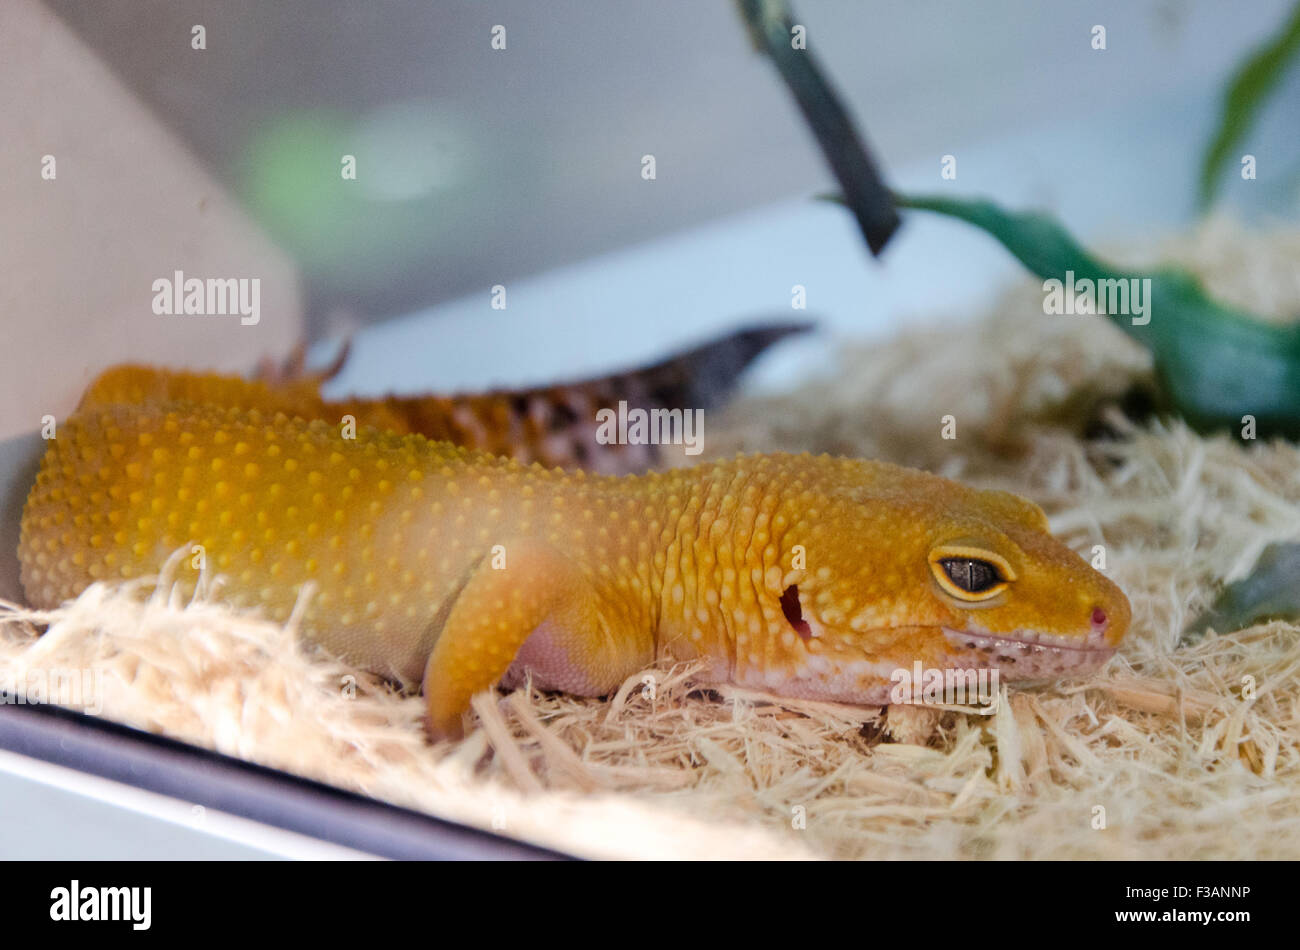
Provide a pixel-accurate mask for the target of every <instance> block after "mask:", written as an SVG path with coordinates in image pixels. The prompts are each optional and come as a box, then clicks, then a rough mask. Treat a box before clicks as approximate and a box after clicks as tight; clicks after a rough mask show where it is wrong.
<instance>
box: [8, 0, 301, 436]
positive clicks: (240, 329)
mask: <svg viewBox="0 0 1300 950" xmlns="http://www.w3.org/2000/svg"><path fill="white" fill-rule="evenodd" d="M196 55H200V54H197V53H196ZM0 89H3V90H4V96H5V98H6V99H11V102H10V104H8V105H6V107H5V108H3V109H0V393H2V394H3V395H2V398H0V439H4V438H7V437H9V436H12V435H15V434H18V433H23V432H33V431H35V430H36V429H37V428H38V427H39V424H40V418H41V416H42V415H44V414H46V413H53V414H54V415H56V416H57V417H60V418H61V417H62V416H64V415H66V413H67V412H68V411H69V410H70V409H71V408H72V406H73V405H74V404H75V401H76V399H77V396H78V395H79V393H80V391H81V389H82V387H83V386H84V385H85V383H86V382H87V380H88V379H89V378H91V377H92V376H93V375H94V374H95V372H96V371H98V370H99V369H101V368H103V367H105V366H107V365H109V364H112V363H115V362H122V361H126V360H134V361H141V360H142V361H149V362H157V363H165V364H168V365H176V366H181V365H192V366H209V367H223V368H229V369H247V368H248V367H250V366H252V365H253V364H254V362H255V361H256V360H257V358H258V357H259V356H262V355H276V356H280V355H283V354H284V353H285V351H286V350H287V349H288V347H289V346H290V345H292V343H293V342H294V341H295V340H296V339H297V338H298V336H299V335H300V334H301V332H302V325H303V324H302V313H301V306H300V302H299V288H298V279H297V274H296V271H295V268H294V266H293V263H292V262H291V261H290V260H289V259H288V257H287V256H286V255H285V254H284V253H283V252H282V251H280V250H279V249H278V248H276V247H275V246H274V245H272V244H271V243H270V241H269V240H268V239H267V238H266V237H265V236H264V235H263V234H261V233H259V231H258V230H257V228H256V227H255V226H254V225H253V223H252V222H251V221H250V220H249V219H248V218H247V217H246V216H245V214H244V213H243V212H242V211H241V210H240V209H239V208H238V207H236V205H235V203H234V201H233V200H232V199H231V197H230V196H228V195H226V194H224V193H223V192H222V191H221V190H220V189H219V188H218V187H217V186H216V185H215V184H214V183H213V181H212V180H211V178H210V177H209V176H208V174H207V173H206V171H205V170H204V169H203V167H202V166H201V165H200V164H199V162H198V161H197V160H196V159H195V158H194V156H192V155H190V154H189V153H188V152H186V151H185V150H184V149H183V148H182V147H181V146H179V145H178V144H177V143H176V141H175V140H174V139H173V138H172V137H171V135H170V134H169V133H168V132H167V130H166V129H164V128H163V127H162V126H161V125H159V123H158V122H157V121H156V120H155V119H154V118H153V116H152V115H151V114H149V113H148V112H147V111H146V110H145V109H144V108H143V107H142V106H141V105H140V104H139V103H138V102H137V101H136V100H135V99H134V98H133V96H132V95H131V94H130V93H129V92H127V90H126V89H125V88H124V87H123V86H122V84H121V83H119V82H118V81H117V80H116V79H115V78H114V76H113V75H112V74H111V73H109V71H108V70H107V69H106V68H105V67H104V66H103V64H102V63H100V62H99V61H98V60H97V59H96V57H95V56H94V55H93V54H92V53H91V52H90V51H89V50H88V49H87V48H86V47H85V46H84V45H83V44H82V42H81V41H80V40H78V39H77V38H75V37H74V36H73V35H72V34H71V33H70V32H69V31H68V30H67V29H66V28H65V27H64V26H63V24H62V23H61V22H60V21H59V20H58V19H57V18H55V17H54V16H53V14H51V13H50V12H49V11H48V10H46V9H45V8H44V7H42V6H40V5H39V4H38V3H37V2H36V0H3V2H0ZM45 155H53V156H54V158H55V162H56V166H55V168H56V172H57V178H55V179H54V180H52V181H47V180H43V179H42V177H41V170H42V157H43V156H45ZM177 269H179V270H182V271H184V272H185V274H186V275H187V276H195V277H200V278H208V277H222V278H229V277H234V278H250V279H251V278H255V277H256V278H260V281H261V284H260V286H261V316H260V322H259V323H258V324H257V325H256V326H244V325H241V323H240V318H239V317H238V316H189V317H176V316H158V315H156V314H155V313H154V312H153V308H152V303H153V297H154V294H153V290H152V284H153V281H154V280H156V279H158V278H162V277H167V278H170V277H171V276H172V273H173V272H174V271H175V270H177Z"/></svg>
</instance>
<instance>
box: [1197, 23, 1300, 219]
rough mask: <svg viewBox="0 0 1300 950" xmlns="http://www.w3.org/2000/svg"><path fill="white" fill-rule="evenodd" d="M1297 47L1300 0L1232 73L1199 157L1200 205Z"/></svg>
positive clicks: (1299, 47) (1213, 190)
mask: <svg viewBox="0 0 1300 950" xmlns="http://www.w3.org/2000/svg"><path fill="white" fill-rule="evenodd" d="M1297 51H1300V3H1297V4H1296V7H1295V9H1294V10H1292V12H1291V19H1290V20H1288V21H1287V23H1286V25H1285V26H1284V27H1283V28H1282V30H1281V31H1280V32H1279V33H1278V34H1277V35H1276V36H1274V37H1273V38H1272V39H1270V40H1269V41H1268V42H1267V43H1265V44H1264V45H1263V46H1261V47H1260V48H1259V49H1258V50H1256V51H1255V52H1254V53H1252V54H1251V55H1250V56H1248V57H1247V58H1246V59H1245V60H1244V61H1243V62H1242V64H1241V66H1240V67H1238V69H1237V71H1236V73H1234V74H1233V77H1232V81H1231V82H1230V83H1229V84H1228V91H1227V93H1226V95H1225V96H1224V99H1223V113H1222V115H1220V117H1219V125H1218V128H1217V129H1216V130H1215V133H1214V138H1212V139H1211V140H1210V144H1209V146H1208V147H1207V148H1206V150H1205V157H1204V158H1203V159H1202V161H1201V185H1200V196H1201V206H1202V207H1207V206H1208V205H1209V204H1210V202H1212V201H1213V200H1214V195H1215V193H1216V192H1217V190H1218V186H1219V182H1220V181H1221V180H1222V172H1223V166H1224V165H1225V164H1226V163H1227V161H1228V159H1229V157H1230V156H1231V155H1232V154H1233V153H1234V152H1235V151H1236V150H1237V147H1238V145H1239V143H1240V142H1241V141H1242V139H1244V138H1245V137H1246V133H1247V132H1249V131H1250V127H1251V126H1252V125H1253V124H1254V123H1255V119H1256V117H1257V116H1258V115H1259V112H1260V109H1261V108H1262V107H1263V104H1264V101H1265V100H1266V99H1267V98H1268V96H1269V94H1270V93H1271V92H1272V91H1273V89H1274V88H1275V87H1276V86H1277V84H1278V82H1280V81H1281V79H1282V75H1283V74H1284V73H1285V72H1286V68H1287V66H1288V65H1290V62H1291V60H1292V59H1293V58H1294V57H1295V55H1296V53H1297Z"/></svg>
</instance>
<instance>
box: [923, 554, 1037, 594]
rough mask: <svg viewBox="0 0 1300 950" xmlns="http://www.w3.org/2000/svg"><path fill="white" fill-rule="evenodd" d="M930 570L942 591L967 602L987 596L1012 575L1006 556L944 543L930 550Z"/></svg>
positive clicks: (1007, 583)
mask: <svg viewBox="0 0 1300 950" xmlns="http://www.w3.org/2000/svg"><path fill="white" fill-rule="evenodd" d="M930 570H931V571H932V572H933V573H934V579H935V580H936V581H938V583H939V586H940V587H942V588H943V589H944V590H945V591H947V592H948V593H949V594H951V595H952V596H953V597H956V598H957V599H958V600H964V601H968V602H971V603H976V602H979V601H984V600H990V599H992V598H994V597H996V596H997V595H998V594H1000V593H1002V592H1003V591H1004V590H1006V589H1007V587H1008V586H1010V584H1011V582H1012V581H1014V580H1015V579H1016V575H1015V572H1014V571H1012V570H1011V565H1010V564H1008V563H1007V562H1006V560H1005V559H1004V558H1002V557H999V556H998V555H996V554H994V553H993V552H991V551H986V550H984V549H983V548H975V547H967V546H965V545H955V544H953V545H944V546H943V547H938V548H935V549H934V550H933V551H931V552H930Z"/></svg>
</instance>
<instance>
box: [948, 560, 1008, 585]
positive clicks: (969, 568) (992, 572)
mask: <svg viewBox="0 0 1300 950" xmlns="http://www.w3.org/2000/svg"><path fill="white" fill-rule="evenodd" d="M939 563H940V564H942V565H943V572H944V573H945V574H947V575H948V577H949V578H950V579H951V580H952V582H953V583H954V584H956V585H957V586H958V587H960V588H961V589H962V590H965V591H970V592H971V593H972V594H978V593H980V592H981V591H986V590H988V589H989V588H990V587H992V586H993V585H994V584H996V583H997V582H998V581H1000V580H1001V579H1002V578H1001V577H999V576H998V569H997V568H996V567H994V566H993V565H992V564H990V563H989V562H988V561H976V560H973V559H971V558H967V557H946V558H944V559H943V560H941V561H940V562H939Z"/></svg>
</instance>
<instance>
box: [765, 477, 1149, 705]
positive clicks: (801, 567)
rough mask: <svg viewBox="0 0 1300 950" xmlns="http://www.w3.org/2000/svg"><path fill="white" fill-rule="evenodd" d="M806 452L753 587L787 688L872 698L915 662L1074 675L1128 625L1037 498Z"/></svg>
mask: <svg viewBox="0 0 1300 950" xmlns="http://www.w3.org/2000/svg"><path fill="white" fill-rule="evenodd" d="M811 462H814V463H817V464H818V465H819V466H820V467H821V468H822V469H823V473H822V477H816V476H814V477H813V478H811V479H806V480H805V482H804V484H805V486H807V490H806V491H804V492H803V493H802V494H800V495H798V496H797V497H796V499H795V501H794V502H793V503H791V504H789V505H788V506H786V507H785V509H784V510H785V511H786V512H787V515H786V520H787V522H788V524H789V530H787V531H785V532H783V533H782V536H781V548H782V557H783V559H784V562H783V567H788V568H789V569H788V570H785V571H784V572H783V574H782V576H781V579H780V581H779V583H776V584H773V583H772V581H773V580H775V574H774V573H773V572H769V576H768V583H767V585H766V586H767V588H768V591H769V593H770V594H771V595H774V596H777V597H779V609H780V613H781V616H782V617H783V619H784V621H785V623H787V624H788V625H789V628H790V629H791V630H793V632H794V633H795V634H796V636H795V637H794V638H793V639H792V638H790V637H789V636H785V637H783V638H782V641H781V642H782V644H783V645H784V647H786V648H787V649H788V651H789V652H790V654H792V655H790V656H788V657H787V659H788V660H789V666H788V669H791V670H793V671H794V677H795V679H796V680H800V679H802V680H803V683H802V685H801V686H798V687H797V688H795V689H793V690H791V691H792V692H794V693H797V694H800V695H813V696H821V697H824V698H836V699H840V700H841V701H848V702H868V703H870V702H883V701H886V700H883V699H881V696H880V692H881V684H882V683H883V684H885V685H886V687H887V686H888V683H889V681H890V678H891V675H893V674H894V673H895V672H896V671H897V670H899V669H907V670H912V669H913V668H914V665H915V663H917V662H920V663H921V664H922V666H923V667H924V668H926V669H937V670H941V671H947V670H996V671H997V673H998V678H999V679H1000V680H1004V681H1005V680H1043V679H1050V678H1056V677H1060V676H1066V675H1079V674H1084V673H1087V672H1090V671H1092V670H1095V669H1096V668H1097V667H1099V666H1100V665H1101V664H1102V663H1104V662H1105V661H1106V660H1107V659H1108V658H1109V657H1110V656H1111V655H1112V654H1113V653H1114V651H1115V647H1116V645H1117V644H1118V643H1119V642H1120V640H1121V639H1122V638H1123V637H1124V634H1125V633H1126V632H1127V629H1128V624H1129V618H1130V608H1129V603H1128V599H1127V598H1126V597H1125V596H1124V593H1123V591H1121V590H1120V589H1119V587H1118V586H1116V585H1115V584H1114V583H1113V582H1112V581H1111V580H1110V579H1108V578H1107V577H1105V576H1104V575H1103V574H1102V573H1101V572H1100V571H1098V570H1096V569H1094V568H1093V567H1092V566H1091V565H1090V564H1089V563H1088V562H1087V561H1085V560H1084V559H1083V558H1082V557H1080V556H1079V555H1078V554H1076V553H1075V552H1074V551H1072V550H1071V549H1070V548H1069V547H1067V546H1066V545H1065V544H1063V543H1062V542H1061V541H1059V540H1057V539H1056V538H1054V537H1053V536H1052V534H1051V533H1050V531H1049V530H1048V523H1047V518H1046V516H1045V515H1044V514H1043V512H1042V510H1041V509H1040V508H1039V507H1038V506H1037V505H1034V504H1032V503H1031V502H1028V501H1026V500H1024V499H1022V498H1019V497H1017V496H1015V495H1012V494H1009V493H1006V492H1000V491H984V490H979V489H974V488H970V487H968V486H965V485H961V484H959V483H957V482H953V481H949V480H947V479H943V478H939V477H937V476H934V475H929V474H926V473H923V472H918V471H914V470H911V469H905V468H899V467H897V466H892V465H884V464H882V463H876V462H861V461H849V460H840V459H825V458H823V459H814V460H811ZM772 612H773V613H775V611H772ZM767 685H769V686H771V687H773V688H777V687H778V684H776V683H772V682H769V683H767ZM868 694H869V695H868Z"/></svg>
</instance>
